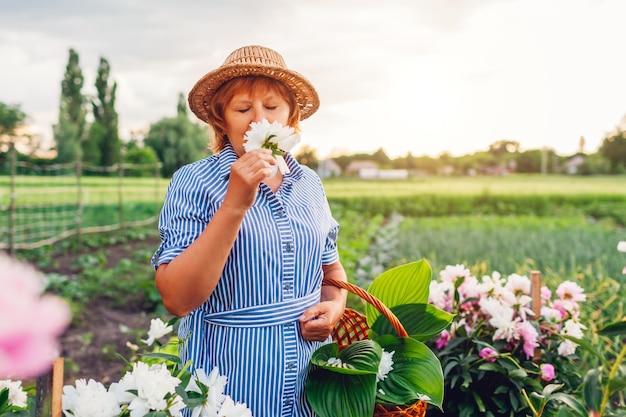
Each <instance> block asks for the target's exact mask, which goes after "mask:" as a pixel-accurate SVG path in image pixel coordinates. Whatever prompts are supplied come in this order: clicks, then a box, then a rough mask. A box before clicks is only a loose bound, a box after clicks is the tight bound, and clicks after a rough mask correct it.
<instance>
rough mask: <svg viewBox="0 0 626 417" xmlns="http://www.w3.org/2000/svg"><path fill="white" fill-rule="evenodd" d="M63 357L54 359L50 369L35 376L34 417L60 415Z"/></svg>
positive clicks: (55, 416) (60, 416)
mask: <svg viewBox="0 0 626 417" xmlns="http://www.w3.org/2000/svg"><path fill="white" fill-rule="evenodd" d="M63 364H64V361H63V358H58V359H56V360H55V361H54V362H53V364H52V369H51V370H50V371H49V372H47V373H46V374H44V375H41V376H39V377H38V378H37V396H36V404H35V417H62V416H63V407H62V403H61V398H62V396H63Z"/></svg>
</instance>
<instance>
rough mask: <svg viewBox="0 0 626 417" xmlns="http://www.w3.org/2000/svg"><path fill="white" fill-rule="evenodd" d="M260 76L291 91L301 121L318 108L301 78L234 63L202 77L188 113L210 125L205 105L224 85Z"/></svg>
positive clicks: (191, 95) (312, 90) (283, 71)
mask: <svg viewBox="0 0 626 417" xmlns="http://www.w3.org/2000/svg"><path fill="white" fill-rule="evenodd" d="M250 75H263V76H266V77H269V78H273V79H275V80H278V81H281V82H283V83H284V84H285V85H286V86H287V87H289V89H290V90H291V91H293V93H294V95H295V98H296V102H297V103H298V106H299V107H300V120H304V119H306V118H307V117H310V116H311V115H312V114H313V113H315V112H316V111H317V109H318V108H319V105H320V101H319V97H318V95H317V91H316V90H315V87H313V85H312V84H311V83H310V82H309V80H307V79H306V78H305V77H304V76H303V75H301V74H299V73H297V72H295V71H292V70H290V69H287V68H284V67H277V66H268V65H258V64H252V63H251V64H242V63H236V64H231V65H223V66H221V67H219V68H217V69H215V70H213V71H210V72H208V73H207V74H205V75H204V76H203V77H202V78H200V80H198V82H197V83H196V84H195V85H194V87H193V88H192V89H191V91H190V92H189V96H188V101H189V107H190V108H191V111H193V112H194V114H195V115H196V116H198V118H199V119H200V120H203V121H205V122H207V123H210V116H209V113H208V112H207V104H208V103H210V102H211V100H212V99H213V96H214V95H215V92H216V91H217V90H218V89H219V88H220V87H221V86H222V85H223V84H224V83H225V82H227V81H229V80H232V79H233V78H237V77H244V76H250Z"/></svg>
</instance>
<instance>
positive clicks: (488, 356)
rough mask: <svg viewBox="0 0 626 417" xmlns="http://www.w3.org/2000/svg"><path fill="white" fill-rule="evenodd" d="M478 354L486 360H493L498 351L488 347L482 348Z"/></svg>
mask: <svg viewBox="0 0 626 417" xmlns="http://www.w3.org/2000/svg"><path fill="white" fill-rule="evenodd" d="M478 354H479V355H480V357H481V358H483V359H484V360H485V361H487V362H495V361H496V358H497V357H498V352H497V351H496V350H495V349H492V348H490V347H486V348H482V349H481V350H480V352H479V353H478Z"/></svg>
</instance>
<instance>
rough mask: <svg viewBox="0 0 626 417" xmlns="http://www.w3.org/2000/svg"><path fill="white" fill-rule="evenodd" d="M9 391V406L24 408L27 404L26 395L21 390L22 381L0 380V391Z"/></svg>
mask: <svg viewBox="0 0 626 417" xmlns="http://www.w3.org/2000/svg"><path fill="white" fill-rule="evenodd" d="M4 389H8V390H9V405H12V406H14V407H21V408H24V407H26V405H27V402H28V395H27V394H26V391H24V390H23V389H22V381H11V380H10V379H4V380H0V391H2V390H4Z"/></svg>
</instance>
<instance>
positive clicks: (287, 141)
mask: <svg viewBox="0 0 626 417" xmlns="http://www.w3.org/2000/svg"><path fill="white" fill-rule="evenodd" d="M293 132H294V128H293V127H290V126H283V125H282V124H280V123H278V122H276V121H275V122H273V123H271V124H270V122H268V121H267V119H263V120H261V121H260V122H252V123H250V130H248V131H247V132H246V134H245V136H244V144H243V147H244V149H245V150H246V152H250V151H252V150H255V149H261V148H265V149H271V150H272V154H273V155H274V159H275V160H276V165H277V167H278V170H279V171H280V172H281V174H288V173H289V167H288V166H287V163H286V162H285V159H284V158H283V155H284V154H285V152H288V151H290V150H291V148H293V147H294V146H296V145H297V144H298V143H299V142H300V135H299V134H297V133H293Z"/></svg>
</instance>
